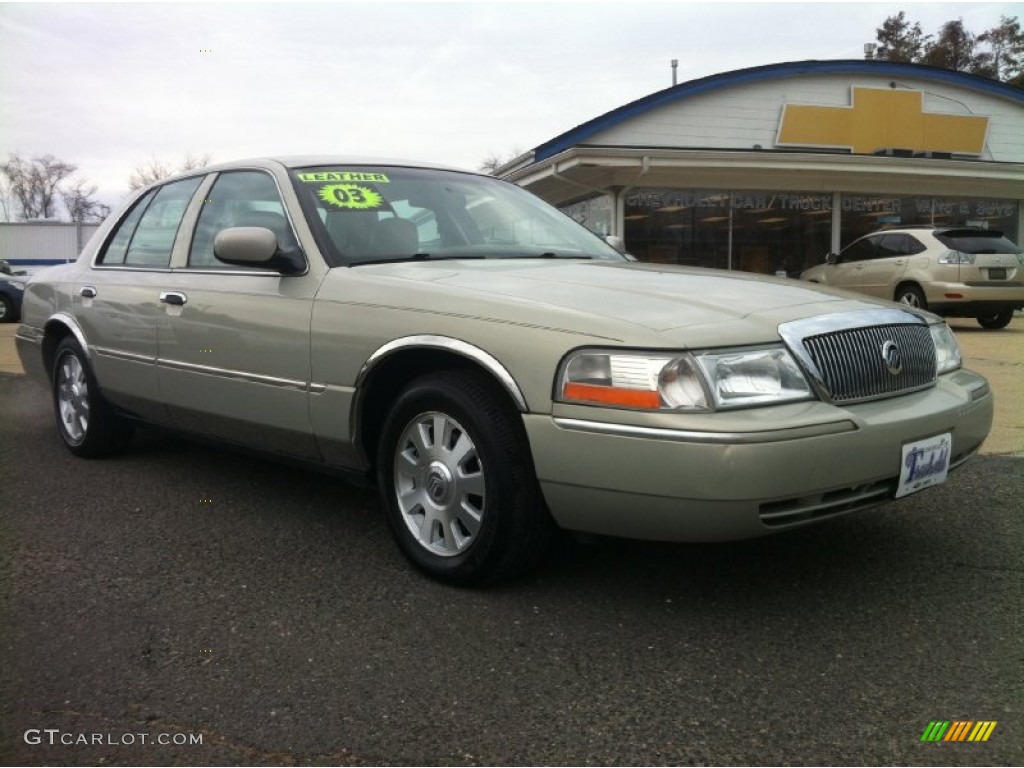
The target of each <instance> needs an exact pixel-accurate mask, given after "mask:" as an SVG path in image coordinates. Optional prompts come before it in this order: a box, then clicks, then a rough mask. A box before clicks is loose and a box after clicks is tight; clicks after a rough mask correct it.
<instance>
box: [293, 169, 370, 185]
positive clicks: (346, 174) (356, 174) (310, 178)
mask: <svg viewBox="0 0 1024 768" xmlns="http://www.w3.org/2000/svg"><path fill="white" fill-rule="evenodd" d="M298 176H299V180H300V181H305V182H307V183H314V182H319V181H364V182H370V183H371V184H387V183H388V177H387V176H385V175H384V174H383V173H363V172H362V171H322V172H320V173H300V174H298Z"/></svg>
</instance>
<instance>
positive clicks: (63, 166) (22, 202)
mask: <svg viewBox="0 0 1024 768" xmlns="http://www.w3.org/2000/svg"><path fill="white" fill-rule="evenodd" d="M76 170H78V166H76V165H72V164H71V163H66V162H64V161H63V160H59V159H58V158H56V157H54V156H53V155H42V156H39V157H33V158H32V159H31V160H25V159H24V158H22V157H21V156H20V155H18V154H15V153H11V154H10V155H9V156H8V160H7V162H6V163H0V173H3V175H4V176H6V177H7V181H8V184H9V185H10V193H11V194H12V195H13V196H14V199H15V200H16V201H17V203H18V207H19V208H20V209H21V212H20V218H22V219H25V220H31V219H52V218H55V217H56V215H57V196H58V191H59V186H60V183H61V182H62V181H64V179H66V178H67V177H68V176H70V175H71V174H72V173H74V172H75V171H76Z"/></svg>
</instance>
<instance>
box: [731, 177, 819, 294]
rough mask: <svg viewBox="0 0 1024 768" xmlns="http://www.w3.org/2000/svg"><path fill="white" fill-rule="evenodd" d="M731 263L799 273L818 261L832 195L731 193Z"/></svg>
mask: <svg viewBox="0 0 1024 768" xmlns="http://www.w3.org/2000/svg"><path fill="white" fill-rule="evenodd" d="M732 213H733V217H732V266H733V269H741V270H743V271H744V272H761V273H764V274H780V275H781V274H782V273H785V274H786V275H788V276H789V277H799V276H800V273H801V272H803V271H804V270H805V269H808V268H809V267H812V266H814V265H815V264H820V263H821V262H822V261H823V260H824V258H825V255H826V254H827V253H828V252H829V246H830V245H831V241H832V195H831V194H821V193H818V192H814V193H811V192H781V193H780V192H747V191H743V192H733V195H732Z"/></svg>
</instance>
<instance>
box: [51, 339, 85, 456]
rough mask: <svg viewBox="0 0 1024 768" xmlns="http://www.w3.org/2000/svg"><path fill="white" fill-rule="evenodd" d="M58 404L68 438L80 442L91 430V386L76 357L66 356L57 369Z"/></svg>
mask: <svg viewBox="0 0 1024 768" xmlns="http://www.w3.org/2000/svg"><path fill="white" fill-rule="evenodd" d="M57 404H58V407H59V410H60V421H61V424H62V425H63V426H64V431H65V432H66V433H67V436H68V437H69V438H71V440H73V441H74V442H78V441H80V440H81V439H82V438H84V437H85V433H86V431H87V430H88V429H89V385H88V384H87V383H86V381H85V368H83V367H82V363H81V362H80V361H79V360H78V358H77V357H75V356H74V355H65V356H64V358H63V359H62V360H61V363H60V367H59V368H58V369H57Z"/></svg>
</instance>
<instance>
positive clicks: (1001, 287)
mask: <svg viewBox="0 0 1024 768" xmlns="http://www.w3.org/2000/svg"><path fill="white" fill-rule="evenodd" d="M800 278H801V279H802V280H808V281H810V282H813V283H821V284H822V285H830V286H834V287H836V288H847V289H849V290H853V291H860V292H861V293H867V294H869V295H871V296H877V297H879V298H882V299H892V300H894V301H898V302H901V303H903V304H907V305H909V306H911V307H918V308H920V309H930V310H931V311H932V312H935V313H937V314H940V315H944V316H946V317H974V318H977V320H978V323H979V324H980V325H981V326H982V327H983V328H992V329H996V328H1005V327H1006V326H1007V325H1009V324H1010V321H1011V320H1012V319H1013V311H1014V310H1015V309H1022V308H1024V249H1022V248H1021V247H1020V246H1018V245H1015V244H1014V243H1013V242H1012V241H1010V240H1008V239H1007V238H1006V237H1004V236H1003V233H1002V232H998V231H996V230H988V229H974V228H964V227H957V228H951V227H945V228H938V229H935V228H932V227H916V228H910V229H888V230H885V231H884V232H875V233H873V234H870V235H865V236H864V237H861V238H859V239H857V240H854V241H853V242H852V243H850V245H848V246H847V247H846V248H844V249H843V250H842V251H841V252H840V253H839V254H838V255H836V254H831V253H830V254H829V255H828V257H827V258H826V261H825V263H824V264H819V265H818V266H816V267H811V269H808V270H807V271H805V272H804V273H803V274H802V275H800Z"/></svg>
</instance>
